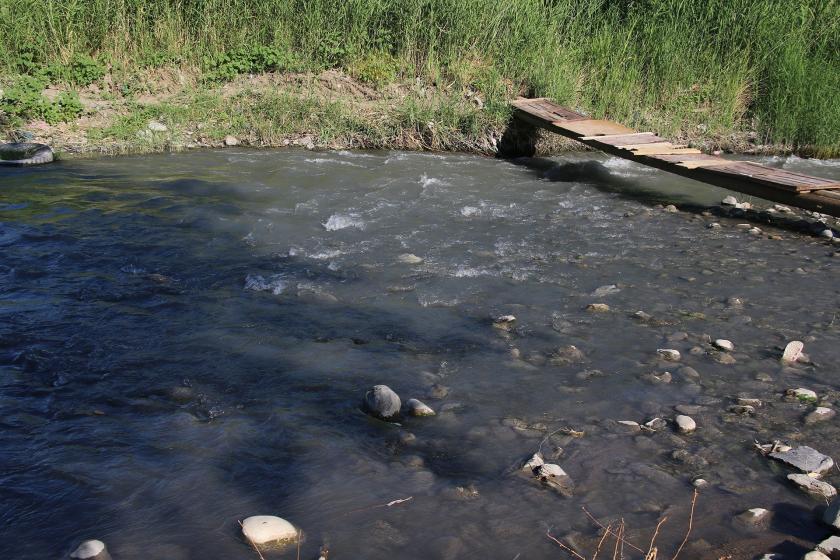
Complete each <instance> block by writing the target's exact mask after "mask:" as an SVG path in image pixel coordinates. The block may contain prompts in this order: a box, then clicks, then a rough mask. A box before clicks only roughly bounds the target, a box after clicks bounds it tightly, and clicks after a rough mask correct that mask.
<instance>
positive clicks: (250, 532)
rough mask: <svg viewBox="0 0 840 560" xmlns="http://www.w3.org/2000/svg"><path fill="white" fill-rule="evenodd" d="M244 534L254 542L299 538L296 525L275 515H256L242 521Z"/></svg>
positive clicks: (263, 542)
mask: <svg viewBox="0 0 840 560" xmlns="http://www.w3.org/2000/svg"><path fill="white" fill-rule="evenodd" d="M242 534H243V535H245V538H246V539H248V540H249V541H251V542H252V543H254V544H265V543H269V542H276V541H279V542H286V541H292V540H294V539H296V538H297V535H298V532H297V529H295V526H294V525H292V524H291V523H289V522H288V521H286V520H285V519H282V518H280V517H275V516H274V515H254V516H252V517H249V518H247V519H246V520H245V521H243V522H242Z"/></svg>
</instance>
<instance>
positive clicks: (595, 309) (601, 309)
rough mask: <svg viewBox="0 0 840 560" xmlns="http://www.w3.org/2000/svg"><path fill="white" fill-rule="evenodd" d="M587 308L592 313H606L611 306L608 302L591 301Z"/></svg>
mask: <svg viewBox="0 0 840 560" xmlns="http://www.w3.org/2000/svg"><path fill="white" fill-rule="evenodd" d="M586 310H587V311H589V312H591V313H606V312H607V311H609V310H610V306H609V305H607V304H606V303H590V304H589V305H587V306H586Z"/></svg>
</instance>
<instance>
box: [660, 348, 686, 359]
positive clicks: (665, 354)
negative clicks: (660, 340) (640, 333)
mask: <svg viewBox="0 0 840 560" xmlns="http://www.w3.org/2000/svg"><path fill="white" fill-rule="evenodd" d="M656 353H657V354H659V357H661V358H662V359H663V360H666V361H668V362H679V361H680V351H679V350H674V349H672V348H659V349H658V350H657V351H656Z"/></svg>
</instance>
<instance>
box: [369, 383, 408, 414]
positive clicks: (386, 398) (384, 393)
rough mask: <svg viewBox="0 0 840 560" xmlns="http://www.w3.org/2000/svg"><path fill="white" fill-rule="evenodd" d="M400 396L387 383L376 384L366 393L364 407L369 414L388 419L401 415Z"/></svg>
mask: <svg viewBox="0 0 840 560" xmlns="http://www.w3.org/2000/svg"><path fill="white" fill-rule="evenodd" d="M401 406H402V403H401V402H400V397H399V396H398V395H397V394H396V393H395V392H394V391H393V390H391V388H390V387H388V386H387V385H374V386H373V387H371V389H370V390H368V392H367V393H365V399H364V408H365V411H366V412H367V413H368V414H371V415H372V416H376V417H377V418H382V419H383V420H388V419H391V418H394V417H396V416H399V414H400V407H401Z"/></svg>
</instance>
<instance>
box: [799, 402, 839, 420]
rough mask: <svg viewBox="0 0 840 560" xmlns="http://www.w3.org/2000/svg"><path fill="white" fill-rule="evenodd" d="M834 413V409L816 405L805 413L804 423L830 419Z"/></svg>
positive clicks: (835, 413)
mask: <svg viewBox="0 0 840 560" xmlns="http://www.w3.org/2000/svg"><path fill="white" fill-rule="evenodd" d="M836 415H837V412H835V411H834V409H831V408H828V407H825V406H818V407H817V408H815V409H814V410H812V411H811V412H809V413H808V414H806V415H805V423H806V424H816V423H818V422H825V421H826V420H831V419H832V418H834V417H835V416H836Z"/></svg>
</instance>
